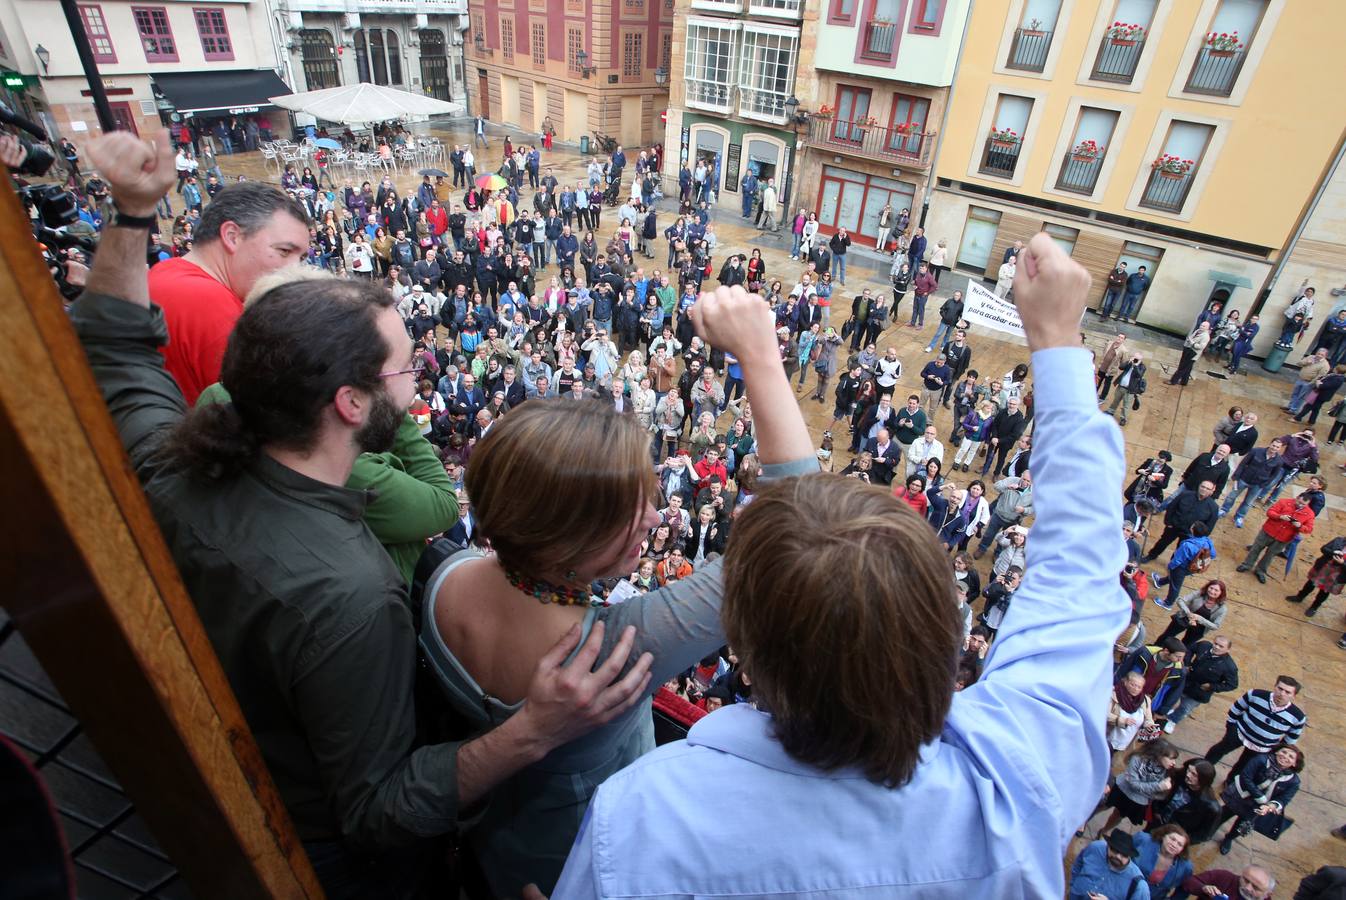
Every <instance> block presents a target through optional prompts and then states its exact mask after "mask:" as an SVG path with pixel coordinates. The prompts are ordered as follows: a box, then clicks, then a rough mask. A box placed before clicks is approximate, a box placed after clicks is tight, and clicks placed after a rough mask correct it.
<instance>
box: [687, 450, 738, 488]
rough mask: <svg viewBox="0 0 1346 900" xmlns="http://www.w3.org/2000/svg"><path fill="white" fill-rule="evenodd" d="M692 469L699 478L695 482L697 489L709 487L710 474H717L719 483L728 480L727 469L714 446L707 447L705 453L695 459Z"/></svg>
mask: <svg viewBox="0 0 1346 900" xmlns="http://www.w3.org/2000/svg"><path fill="white" fill-rule="evenodd" d="M692 469H693V471H695V472H696V477H697V478H698V479H700V480H699V481H697V483H696V489H697V490H702V489H704V488H708V487H710V476H712V475H719V476H720V483H721V484H725V483H727V482H728V481H729V470H728V469H727V468H726V467H725V464H724V462H723V460H721V459H720V451H718V450H716V449H715V448H714V447H708V448H707V449H706V455H705V456H703V457H701V458H700V459H699V460H697V462H696V465H694V466H692Z"/></svg>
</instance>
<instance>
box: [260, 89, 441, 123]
mask: <svg viewBox="0 0 1346 900" xmlns="http://www.w3.org/2000/svg"><path fill="white" fill-rule="evenodd" d="M270 99H271V102H272V103H274V104H276V105H277V106H280V107H284V108H285V109H290V110H294V111H295V112H302V113H308V114H309V115H311V116H313V117H315V118H318V119H324V120H326V121H328V122H340V123H341V124H343V125H364V124H367V123H370V122H383V121H387V120H388V119H400V118H404V117H410V116H452V115H461V114H462V113H463V111H464V110H463V105H462V104H461V103H449V102H448V101H447V100H438V99H436V98H434V97H427V96H425V95H424V94H413V93H412V92H411V91H403V90H398V89H397V88H390V87H383V86H382V85H377V84H351V85H343V86H341V87H334V88H324V89H323V90H320V91H306V92H304V93H302V94H285V95H284V96H281V97H272V98H270Z"/></svg>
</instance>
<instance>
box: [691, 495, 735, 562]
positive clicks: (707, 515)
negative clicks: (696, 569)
mask: <svg viewBox="0 0 1346 900" xmlns="http://www.w3.org/2000/svg"><path fill="white" fill-rule="evenodd" d="M703 530H704V531H705V532H706V551H705V552H706V555H710V554H711V553H723V552H724V544H725V541H726V540H727V539H728V538H729V526H728V525H726V524H725V523H723V522H721V521H720V520H719V519H717V518H715V508H714V507H713V506H710V505H709V504H707V505H706V506H703V507H701V509H700V510H699V511H698V512H697V514H696V518H695V519H693V520H692V533H691V534H690V535H688V537H687V540H686V541H685V542H684V546H685V547H686V553H687V560H688V562H692V564H693V565H700V564H701V563H696V562H693V560H694V559H695V557H696V554H697V553H698V552H699V550H700V547H701V532H702V531H703ZM704 561H705V560H704V558H703V560H702V562H704Z"/></svg>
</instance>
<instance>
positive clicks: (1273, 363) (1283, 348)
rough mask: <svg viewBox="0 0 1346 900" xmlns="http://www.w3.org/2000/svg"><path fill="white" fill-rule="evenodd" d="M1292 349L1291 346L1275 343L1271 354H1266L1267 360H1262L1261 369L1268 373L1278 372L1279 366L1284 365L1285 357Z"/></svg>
mask: <svg viewBox="0 0 1346 900" xmlns="http://www.w3.org/2000/svg"><path fill="white" fill-rule="evenodd" d="M1293 349H1294V347H1292V346H1291V345H1289V344H1282V343H1281V342H1280V341H1277V342H1276V343H1275V344H1274V345H1273V346H1272V348H1271V352H1270V353H1268V354H1267V358H1266V359H1264V360H1262V368H1264V369H1266V370H1267V371H1268V372H1279V371H1280V370H1281V366H1283V365H1285V357H1287V356H1289V355H1290V351H1291V350H1293Z"/></svg>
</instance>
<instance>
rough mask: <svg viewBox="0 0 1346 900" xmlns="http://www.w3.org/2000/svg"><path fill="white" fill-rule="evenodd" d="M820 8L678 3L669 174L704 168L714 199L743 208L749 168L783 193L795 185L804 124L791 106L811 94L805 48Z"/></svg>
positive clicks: (758, 2) (667, 141) (760, 2)
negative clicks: (797, 147) (684, 167)
mask: <svg viewBox="0 0 1346 900" xmlns="http://www.w3.org/2000/svg"><path fill="white" fill-rule="evenodd" d="M815 26H816V10H814V9H813V8H812V7H810V9H809V10H808V11H806V10H805V3H804V0H678V2H677V7H676V11H675V18H674V24H673V49H672V71H673V72H674V73H676V75H677V76H678V77H676V78H675V79H674V80H673V85H672V90H671V92H670V97H669V103H670V108H669V111H668V123H667V125H668V127H667V132H666V137H665V138H664V146H665V153H664V172H665V175H666V176H669V177H671V178H673V179H676V178H677V175H678V171H679V170H680V168H681V166H682V163H683V162H684V161H685V162H687V163H688V165H689V166H690V167H691V168H693V169H694V168H695V167H696V164H697V162H698V161H701V162H704V163H705V164H706V169H707V172H708V173H709V174H708V177H709V178H710V179H711V183H712V185H713V188H714V197H715V202H716V203H717V204H718V205H720V206H723V207H725V208H728V209H740V208H741V205H742V202H743V195H742V183H743V180H744V178H745V177H746V175H747V173H748V172H749V170H751V171H753V172H754V173H755V174H756V175H757V177H758V178H760V179H761V180H763V181H765V180H766V179H768V178H774V179H775V182H776V185H777V189H778V190H779V191H781V192H782V198H784V196H785V193H784V192H785V191H786V190H787V189H788V188H791V186H792V184H793V183H794V181H795V179H794V176H793V172H792V170H793V168H794V167H795V166H796V159H795V155H796V154H795V145H796V143H797V140H798V135H799V128H800V125H799V123H797V122H796V121H795V118H796V115H797V114H796V109H797V107H792V105H791V104H790V103H789V101H790V100H791V99H792V98H795V99H796V100H797V99H798V98H797V97H796V94H798V95H799V96H811V95H812V92H811V88H810V85H811V84H812V83H813V82H814V73H813V72H812V71H811V70H809V69H808V67H807V64H806V61H805V56H806V53H805V51H804V50H803V48H804V47H811V46H812V41H813V40H814V39H815V34H814V27H815Z"/></svg>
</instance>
